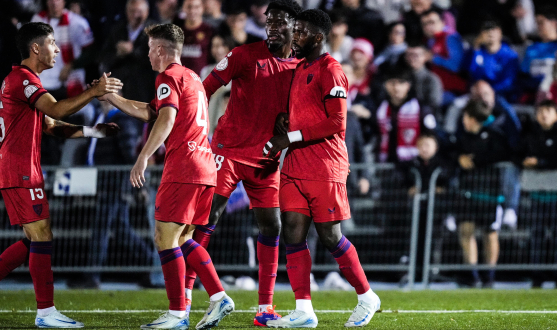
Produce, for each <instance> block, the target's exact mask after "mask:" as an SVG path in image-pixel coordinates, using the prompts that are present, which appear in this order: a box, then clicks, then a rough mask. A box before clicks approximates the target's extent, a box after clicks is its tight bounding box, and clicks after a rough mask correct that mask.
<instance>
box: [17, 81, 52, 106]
mask: <svg viewBox="0 0 557 330" xmlns="http://www.w3.org/2000/svg"><path fill="white" fill-rule="evenodd" d="M22 78H23V81H21V82H17V83H19V84H21V85H19V86H16V88H17V89H18V90H19V91H21V93H18V94H20V95H21V99H22V100H23V101H25V102H26V103H28V104H29V105H30V106H31V107H32V108H34V107H35V103H36V102H37V100H38V99H39V98H40V97H41V96H42V95H43V94H46V93H48V92H47V90H46V89H44V88H43V85H42V83H41V81H40V79H39V78H38V77H37V76H35V75H33V74H31V73H29V74H26V75H24V76H22Z"/></svg>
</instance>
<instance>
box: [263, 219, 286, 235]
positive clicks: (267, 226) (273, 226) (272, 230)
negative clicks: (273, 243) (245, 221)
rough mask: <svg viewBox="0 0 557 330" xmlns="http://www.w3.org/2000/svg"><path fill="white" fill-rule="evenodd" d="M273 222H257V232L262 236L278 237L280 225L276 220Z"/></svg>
mask: <svg viewBox="0 0 557 330" xmlns="http://www.w3.org/2000/svg"><path fill="white" fill-rule="evenodd" d="M273 220H274V221H266V222H264V223H262V222H259V232H260V233H261V234H262V235H264V236H279V235H280V229H281V223H280V220H278V219H273Z"/></svg>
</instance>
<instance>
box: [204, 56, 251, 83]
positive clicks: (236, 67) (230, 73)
mask: <svg viewBox="0 0 557 330" xmlns="http://www.w3.org/2000/svg"><path fill="white" fill-rule="evenodd" d="M247 58H249V53H247V52H245V51H244V50H243V49H242V47H236V48H234V49H233V50H232V51H231V52H230V53H228V55H226V57H225V58H223V59H222V60H221V61H220V62H219V63H218V64H217V66H216V67H215V68H214V69H213V71H212V72H211V76H213V77H214V78H216V79H217V80H218V81H219V82H220V83H221V84H222V86H226V85H228V83H229V82H230V81H231V80H232V79H236V78H239V77H240V76H241V75H242V73H243V70H244V69H245V68H246V64H245V63H247V60H246V59H247Z"/></svg>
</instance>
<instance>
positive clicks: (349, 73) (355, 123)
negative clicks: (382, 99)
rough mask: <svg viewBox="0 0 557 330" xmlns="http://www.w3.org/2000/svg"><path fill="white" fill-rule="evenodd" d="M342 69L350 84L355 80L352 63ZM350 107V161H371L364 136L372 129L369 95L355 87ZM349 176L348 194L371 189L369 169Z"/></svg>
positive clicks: (356, 193)
mask: <svg viewBox="0 0 557 330" xmlns="http://www.w3.org/2000/svg"><path fill="white" fill-rule="evenodd" d="M342 70H343V71H344V74H345V75H346V80H347V81H348V85H349V86H350V84H351V83H352V82H353V80H354V70H353V69H352V66H351V65H350V64H347V63H346V64H343V65H342ZM346 105H347V108H348V111H347V114H346V138H345V140H346V149H347V151H348V160H349V161H350V163H369V162H371V161H372V159H371V152H370V151H371V148H368V142H369V140H368V141H366V139H365V137H364V130H368V131H369V130H370V123H371V110H372V107H373V105H372V103H371V99H370V98H369V97H368V96H364V95H361V94H359V93H358V91H357V90H355V89H353V90H351V91H349V93H348V96H347V98H346ZM350 176H352V177H350ZM350 176H349V177H348V182H347V185H346V189H347V192H348V196H361V195H366V194H367V193H368V192H369V189H370V181H369V178H370V173H369V171H368V170H364V169H358V170H353V171H352V172H351V174H350Z"/></svg>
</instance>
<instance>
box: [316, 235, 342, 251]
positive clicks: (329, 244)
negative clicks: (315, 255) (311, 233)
mask: <svg viewBox="0 0 557 330" xmlns="http://www.w3.org/2000/svg"><path fill="white" fill-rule="evenodd" d="M319 240H320V241H321V244H323V246H325V248H326V249H327V250H332V249H334V248H335V247H336V246H337V245H338V242H340V237H336V235H326V236H325V237H319Z"/></svg>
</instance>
